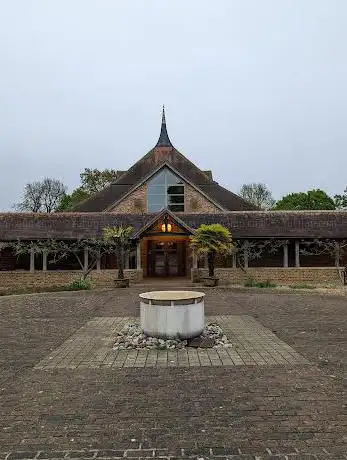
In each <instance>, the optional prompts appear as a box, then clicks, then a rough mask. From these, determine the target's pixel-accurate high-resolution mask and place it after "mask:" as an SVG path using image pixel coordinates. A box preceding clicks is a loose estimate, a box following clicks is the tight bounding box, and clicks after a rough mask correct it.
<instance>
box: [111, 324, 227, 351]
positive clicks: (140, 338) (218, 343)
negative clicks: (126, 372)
mask: <svg viewBox="0 0 347 460" xmlns="http://www.w3.org/2000/svg"><path fill="white" fill-rule="evenodd" d="M199 338H200V339H201V344H202V346H203V347H204V345H203V343H207V342H209V343H212V345H211V346H209V348H210V347H211V348H212V347H213V348H230V347H231V346H232V344H231V342H230V341H229V339H228V337H227V336H226V335H225V334H224V332H223V329H222V328H221V327H220V326H219V325H218V324H215V323H207V324H206V326H205V329H204V330H203V332H202V334H201V335H200V336H199ZM193 340H194V342H193ZM193 343H195V344H196V343H197V338H194V339H190V340H183V339H180V338H179V337H177V338H175V339H173V338H172V339H160V338H157V337H150V336H148V335H146V334H144V333H143V331H142V329H141V327H140V325H139V324H137V323H128V324H126V325H125V326H124V327H123V329H122V330H121V331H119V332H118V334H117V336H116V339H115V343H114V346H113V349H114V350H129V349H140V348H147V349H159V350H173V349H180V348H185V347H189V346H194V347H196V345H193Z"/></svg>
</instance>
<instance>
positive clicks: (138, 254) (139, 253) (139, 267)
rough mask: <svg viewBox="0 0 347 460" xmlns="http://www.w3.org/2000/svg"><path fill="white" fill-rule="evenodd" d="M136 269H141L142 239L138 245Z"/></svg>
mask: <svg viewBox="0 0 347 460" xmlns="http://www.w3.org/2000/svg"><path fill="white" fill-rule="evenodd" d="M136 269H137V270H141V241H140V240H139V241H138V242H137V245H136Z"/></svg>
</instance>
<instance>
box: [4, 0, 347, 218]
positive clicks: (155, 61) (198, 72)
mask: <svg viewBox="0 0 347 460" xmlns="http://www.w3.org/2000/svg"><path fill="white" fill-rule="evenodd" d="M0 7H1V9H0V210H3V211H5V210H11V206H12V204H13V203H15V202H18V200H20V197H21V193H22V190H23V187H24V185H25V184H26V183H27V182H31V181H35V180H38V179H41V178H43V177H45V176H48V177H54V178H58V179H60V180H62V181H63V182H64V183H66V184H67V185H68V187H69V189H70V190H71V189H72V188H74V187H75V186H77V185H78V183H79V173H80V172H81V171H82V170H83V168H85V167H89V168H100V169H102V168H115V169H127V168H129V167H130V166H131V165H132V163H134V162H135V161H136V160H138V159H139V158H140V157H141V156H143V155H144V154H145V153H146V152H147V151H148V150H149V149H150V148H151V147H153V146H154V144H155V143H156V141H157V138H158V136H159V131H160V117H161V106H162V104H163V103H164V104H165V106H166V111H167V124H168V132H169V136H170V138H171V140H172V142H173V144H174V145H175V147H176V148H178V149H179V150H180V151H181V152H182V153H183V154H185V155H186V156H187V157H188V158H189V159H190V160H192V161H193V162H194V163H196V164H197V165H198V166H199V167H201V168H202V169H212V170H213V174H214V178H215V179H216V180H217V181H218V182H219V183H220V184H221V185H223V186H226V187H227V188H229V189H231V190H232V191H234V192H237V191H238V190H239V188H240V186H241V185H242V184H243V183H249V182H265V183H266V184H267V185H268V186H269V188H270V189H271V190H272V192H273V194H274V196H275V198H277V199H278V198H280V197H281V196H282V195H283V194H286V193H289V192H294V191H305V190H308V189H310V188H313V187H315V188H322V189H324V190H326V191H327V192H328V193H330V194H332V195H333V194H335V193H341V192H342V191H343V189H344V188H345V186H346V185H347V177H346V170H347V148H346V145H347V125H346V122H347V90H346V84H347V27H346V22H347V2H346V0H280V1H279V0H214V1H212V0H189V1H187V0H175V1H174V0H166V1H164V0H122V1H121V0H0Z"/></svg>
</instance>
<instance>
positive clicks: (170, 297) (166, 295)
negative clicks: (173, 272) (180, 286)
mask: <svg viewBox="0 0 347 460" xmlns="http://www.w3.org/2000/svg"><path fill="white" fill-rule="evenodd" d="M139 296H140V298H141V299H145V300H156V301H160V300H165V301H173V302H174V301H175V300H189V299H201V298H202V297H205V293H204V292H198V291H152V292H143V293H142V294H139Z"/></svg>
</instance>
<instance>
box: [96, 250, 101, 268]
mask: <svg viewBox="0 0 347 460" xmlns="http://www.w3.org/2000/svg"><path fill="white" fill-rule="evenodd" d="M96 271H97V272H101V254H100V251H99V252H98V254H97V256H96Z"/></svg>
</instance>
